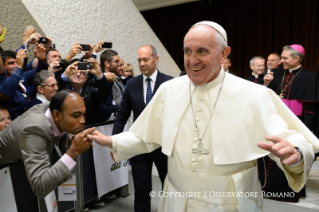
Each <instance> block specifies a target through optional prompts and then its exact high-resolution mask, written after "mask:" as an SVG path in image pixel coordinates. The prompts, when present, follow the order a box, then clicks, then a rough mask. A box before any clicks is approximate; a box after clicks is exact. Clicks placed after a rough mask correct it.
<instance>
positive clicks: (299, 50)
mask: <svg viewBox="0 0 319 212" xmlns="http://www.w3.org/2000/svg"><path fill="white" fill-rule="evenodd" d="M290 47H291V48H293V49H294V50H296V51H297V52H299V53H301V54H303V55H305V53H306V52H305V49H304V48H303V46H302V45H299V44H292V45H290Z"/></svg>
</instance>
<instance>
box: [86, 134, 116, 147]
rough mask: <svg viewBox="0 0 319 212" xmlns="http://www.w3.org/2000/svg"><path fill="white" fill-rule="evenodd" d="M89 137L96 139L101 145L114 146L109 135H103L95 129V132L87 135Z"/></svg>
mask: <svg viewBox="0 0 319 212" xmlns="http://www.w3.org/2000/svg"><path fill="white" fill-rule="evenodd" d="M87 137H88V138H89V139H92V140H94V141H95V142H96V143H98V144H99V145H101V146H107V147H110V148H112V139H111V137H109V136H106V135H103V134H102V133H101V132H99V131H97V130H95V131H94V132H93V133H91V134H89V135H87Z"/></svg>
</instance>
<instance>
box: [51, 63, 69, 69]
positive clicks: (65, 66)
mask: <svg viewBox="0 0 319 212" xmlns="http://www.w3.org/2000/svg"><path fill="white" fill-rule="evenodd" d="M68 66H69V63H67V62H64V61H60V62H59V66H54V68H62V69H63V68H67V67H68Z"/></svg>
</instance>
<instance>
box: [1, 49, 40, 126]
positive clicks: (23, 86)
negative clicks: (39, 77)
mask: <svg viewBox="0 0 319 212" xmlns="http://www.w3.org/2000/svg"><path fill="white" fill-rule="evenodd" d="M35 55H36V57H37V58H38V60H39V64H38V66H37V68H35V69H34V70H30V71H26V70H23V63H24V58H26V57H27V55H26V50H23V49H20V50H19V51H18V53H17V54H15V53H14V52H12V51H5V52H3V53H2V54H1V58H2V59H1V60H2V61H3V65H4V71H3V73H1V75H0V100H1V101H3V106H5V107H6V108H8V110H9V112H10V114H11V118H12V120H14V119H15V118H16V117H18V116H19V115H21V114H22V113H23V112H24V108H25V106H26V105H27V104H28V102H29V101H30V100H31V99H33V98H34V97H35V94H36V90H35V89H34V87H33V86H32V84H33V77H34V75H35V74H36V73H37V72H39V71H41V70H42V69H44V66H45V64H46V60H45V55H46V50H45V48H44V47H43V46H41V45H40V44H38V43H37V44H36V50H35Z"/></svg>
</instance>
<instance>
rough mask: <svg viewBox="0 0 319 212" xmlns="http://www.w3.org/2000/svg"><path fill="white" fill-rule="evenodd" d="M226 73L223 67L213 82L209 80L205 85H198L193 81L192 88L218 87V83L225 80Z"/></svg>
mask: <svg viewBox="0 0 319 212" xmlns="http://www.w3.org/2000/svg"><path fill="white" fill-rule="evenodd" d="M224 75H225V71H224V69H223V68H221V69H220V71H219V74H218V77H216V79H214V80H213V81H211V82H209V83H207V84H205V85H202V86H196V85H194V83H193V82H192V83H191V86H192V90H194V89H195V88H200V89H211V88H214V87H216V86H217V85H219V84H220V83H221V82H222V81H223V78H224Z"/></svg>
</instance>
